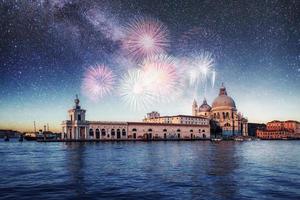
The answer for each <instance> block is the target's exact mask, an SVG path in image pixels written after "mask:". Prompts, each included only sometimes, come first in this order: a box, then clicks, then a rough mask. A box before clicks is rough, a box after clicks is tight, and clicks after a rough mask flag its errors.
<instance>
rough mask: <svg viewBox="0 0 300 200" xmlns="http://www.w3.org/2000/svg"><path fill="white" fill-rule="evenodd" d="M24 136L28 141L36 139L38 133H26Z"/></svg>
mask: <svg viewBox="0 0 300 200" xmlns="http://www.w3.org/2000/svg"><path fill="white" fill-rule="evenodd" d="M24 138H25V140H27V141H35V140H36V133H25V134H24Z"/></svg>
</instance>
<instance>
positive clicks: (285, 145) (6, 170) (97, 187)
mask: <svg viewBox="0 0 300 200" xmlns="http://www.w3.org/2000/svg"><path fill="white" fill-rule="evenodd" d="M0 158H1V160H0V169H1V174H0V199H31V200H32V199H300V141H249V142H233V141H232V142H221V143H219V144H214V143H211V142H209V141H180V142H148V143H146V142H103V143H37V142H23V143H21V142H17V141H10V142H3V140H1V142H0Z"/></svg>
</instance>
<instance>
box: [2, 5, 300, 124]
mask: <svg viewBox="0 0 300 200" xmlns="http://www.w3.org/2000/svg"><path fill="white" fill-rule="evenodd" d="M0 10H1V12H0V15H1V25H0V37H1V41H0V76H1V77H0V78H1V80H0V108H1V110H2V111H1V114H0V120H1V123H0V128H1V127H2V128H9V127H15V128H18V129H22V127H23V126H29V124H31V123H32V121H33V120H36V121H40V124H42V123H46V122H49V123H52V124H53V126H54V127H59V126H58V123H59V121H60V120H63V119H64V118H65V111H66V109H68V108H69V107H70V106H71V104H72V99H73V96H74V95H75V94H76V93H78V94H79V95H80V97H81V102H82V103H83V104H84V107H85V108H87V110H88V113H89V117H90V118H92V119H96V120H98V119H114V120H119V119H120V120H121V119H136V120H139V119H140V118H142V116H143V115H144V111H143V112H133V111H130V110H128V109H127V108H126V107H125V106H124V103H123V101H122V100H121V99H120V98H119V97H118V96H111V97H108V98H107V99H102V100H101V101H100V102H96V103H95V102H91V101H89V99H88V98H86V97H85V96H83V94H81V89H80V88H81V85H82V80H83V78H84V72H85V71H86V70H87V69H88V68H89V66H93V65H95V64H98V63H103V64H105V65H107V66H109V67H110V68H111V70H112V71H114V72H116V75H117V77H116V82H117V83H118V82H121V81H122V80H121V79H122V77H124V75H125V74H126V71H127V69H128V68H129V69H130V68H132V67H136V66H135V63H134V62H132V61H131V60H128V58H127V57H126V55H124V52H122V48H121V46H122V38H124V32H123V31H122V30H123V28H124V26H125V25H126V24H128V23H130V22H131V21H132V19H134V18H137V17H147V18H153V19H157V20H159V21H160V22H161V23H163V24H164V25H165V26H166V27H167V28H168V33H169V37H170V38H169V39H170V45H169V47H168V52H167V53H168V54H169V55H170V56H173V57H175V58H176V59H178V60H184V59H186V58H187V57H188V56H189V55H193V54H195V53H197V52H198V51H199V50H204V51H209V52H211V53H212V54H213V55H214V59H215V66H214V67H215V72H216V73H215V75H216V76H215V86H216V87H214V88H209V89H207V91H206V93H205V95H204V90H203V88H202V89H201V88H200V89H199V91H197V94H196V95H195V94H194V93H192V92H191V93H185V96H183V97H182V98H181V99H180V100H178V99H177V101H175V102H168V103H167V104H163V105H151V106H150V105H149V107H148V109H149V111H151V110H154V109H156V110H158V111H160V112H163V113H165V114H175V113H176V114H178V113H185V114H190V104H191V103H192V100H193V98H197V99H198V101H200V102H201V101H202V98H204V96H206V98H207V99H208V102H211V101H212V100H213V98H214V97H215V96H216V95H217V92H218V91H217V90H218V87H217V86H219V85H220V84H221V83H222V82H224V83H225V86H227V88H228V91H229V94H230V95H231V96H233V98H234V99H235V100H236V103H237V106H238V109H239V110H241V111H242V112H243V113H244V115H246V116H248V118H249V120H250V121H260V122H265V121H266V120H271V119H274V118H276V119H287V118H291V119H297V120H300V115H299V113H297V112H296V111H295V110H300V105H299V103H298V101H299V99H300V89H299V88H300V33H299V32H300V27H299V24H300V22H299V19H300V2H299V1H296V0H295V1H251V2H250V1H247V2H244V1H243V2H226V3H225V2H222V1H184V0H182V1H176V0H170V1H163V2H161V1H96V0H94V1H84V2H83V1H79V0H48V1H47V0H40V1H5V0H3V1H1V2H0ZM42 110H43V112H42ZM103 113H106V114H105V115H104V114H103ZM259 113H265V114H264V115H260V114H259Z"/></svg>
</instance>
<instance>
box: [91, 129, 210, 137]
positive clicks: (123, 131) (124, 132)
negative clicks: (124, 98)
mask: <svg viewBox="0 0 300 200" xmlns="http://www.w3.org/2000/svg"><path fill="white" fill-rule="evenodd" d="M152 131H153V130H152V129H151V128H149V129H148V132H152ZM100 132H101V135H103V136H105V135H106V130H105V129H101V130H100V129H98V128H97V129H96V130H95V133H96V134H97V133H98V134H100ZM110 132H111V135H115V134H116V133H117V134H121V133H122V136H126V130H125V129H122V130H121V129H117V130H115V129H111V131H110ZM132 132H137V129H136V128H133V129H132ZM163 132H168V130H167V129H163ZM176 132H181V130H180V129H177V130H176ZM190 132H191V133H192V132H194V130H193V129H190ZM198 132H199V133H201V132H202V133H204V132H205V129H199V130H198ZM89 134H90V135H94V130H93V129H90V130H89Z"/></svg>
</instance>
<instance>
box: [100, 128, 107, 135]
mask: <svg viewBox="0 0 300 200" xmlns="http://www.w3.org/2000/svg"><path fill="white" fill-rule="evenodd" d="M101 135H102V136H105V135H106V132H105V129H104V128H103V129H101Z"/></svg>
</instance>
